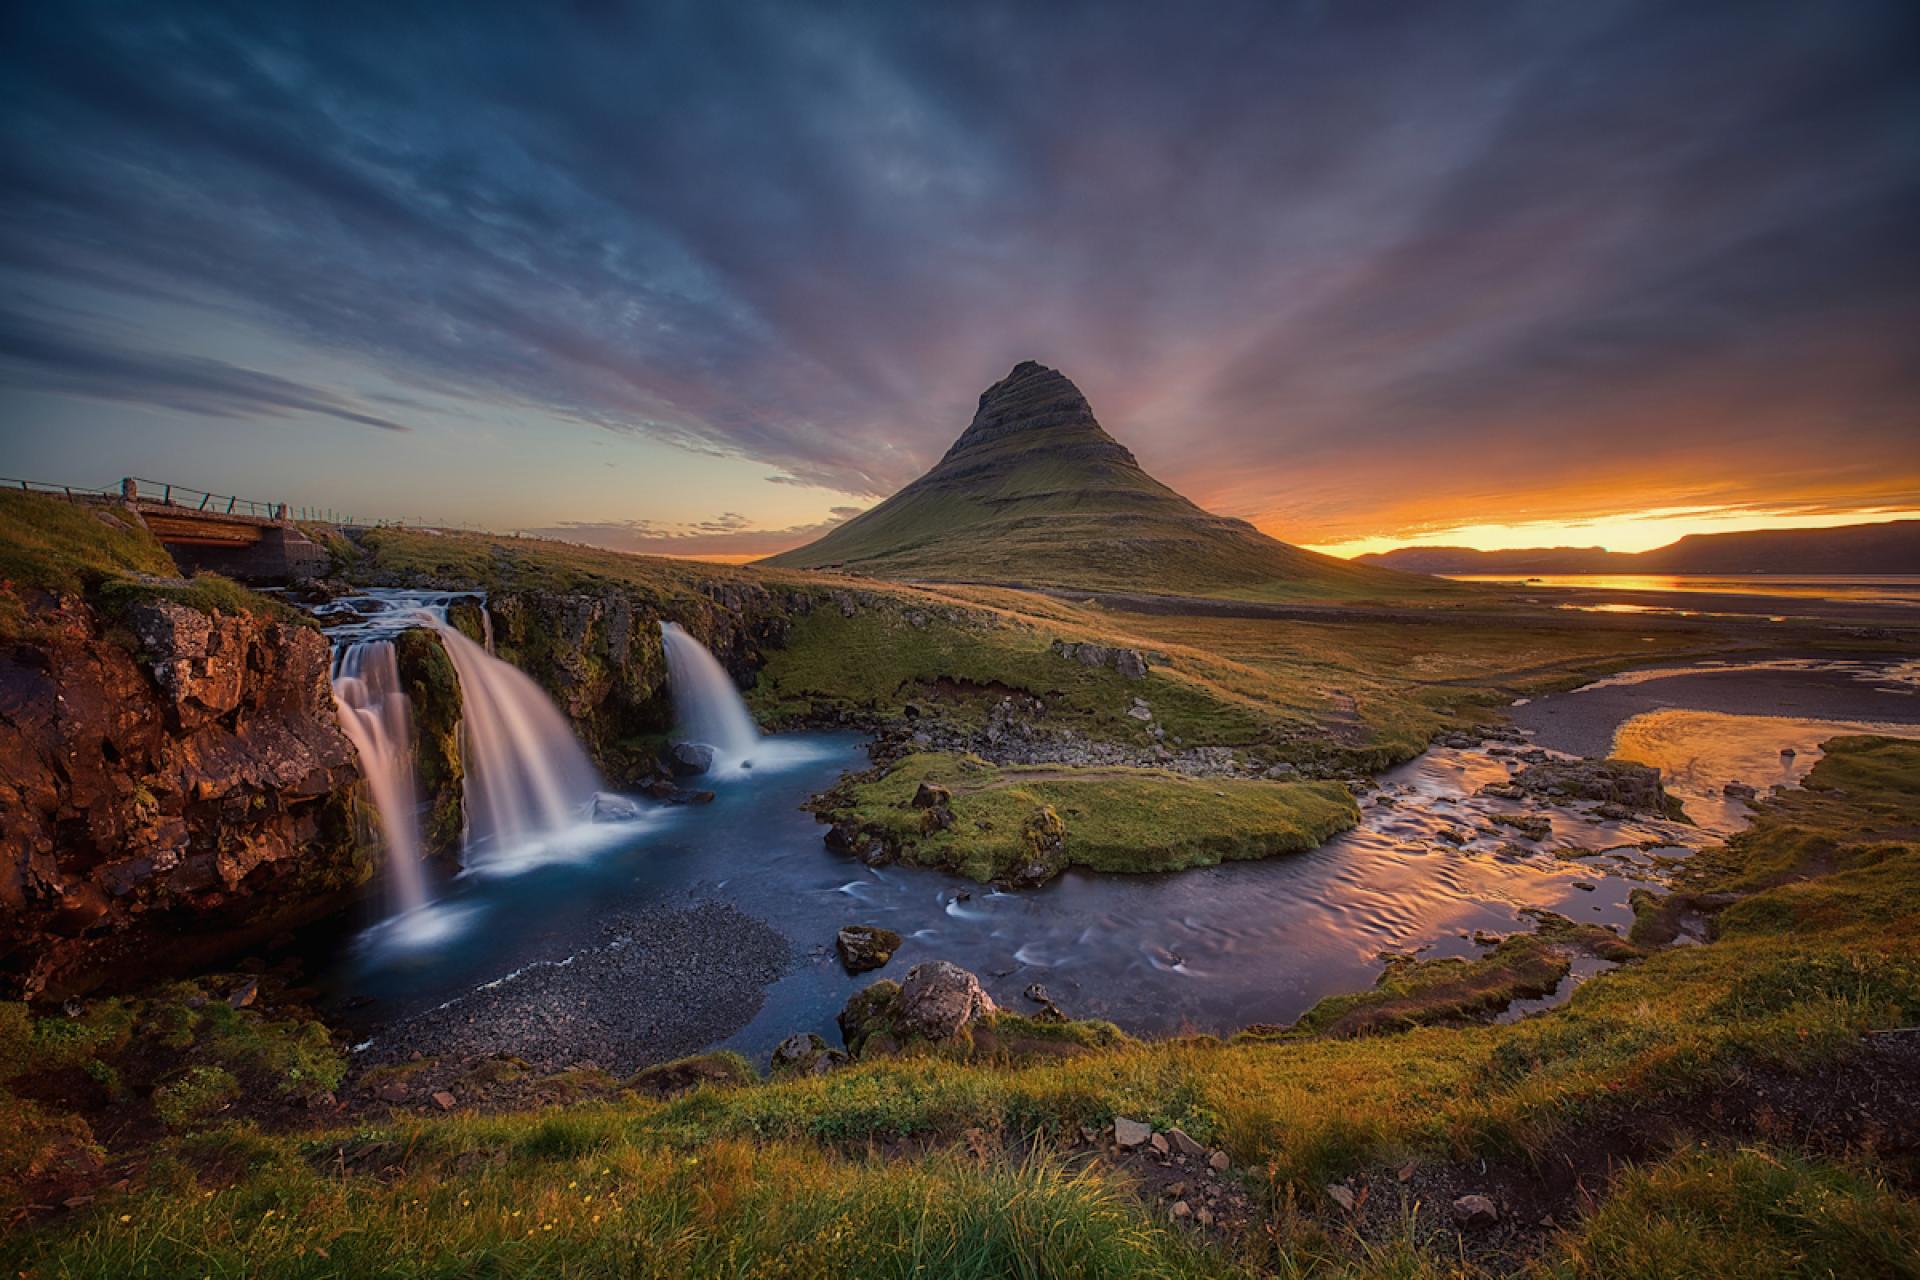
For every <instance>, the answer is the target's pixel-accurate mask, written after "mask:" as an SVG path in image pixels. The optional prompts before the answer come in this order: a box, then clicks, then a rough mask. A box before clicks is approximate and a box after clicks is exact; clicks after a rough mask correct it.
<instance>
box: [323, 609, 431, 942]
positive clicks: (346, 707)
mask: <svg viewBox="0 0 1920 1280" xmlns="http://www.w3.org/2000/svg"><path fill="white" fill-rule="evenodd" d="M333 698H334V702H335V704H336V706H337V707H338V708H339V712H340V727H341V728H342V729H343V730H345V731H346V735H347V740H348V741H350V742H351V743H353V749H354V750H355V751H357V752H358V753H359V754H360V768H361V771H362V772H363V773H365V774H366V778H367V787H368V789H369V790H370V791H372V793H373V803H374V808H375V810H376V811H377V812H378V814H379V818H380V838H381V841H382V844H383V846H384V854H385V858H386V868H387V884H388V886H389V896H390V898H391V904H392V909H393V911H394V912H396V913H405V912H409V911H417V910H419V909H420V908H421V907H424V906H425V905H426V903H427V881H426V872H425V871H424V870H423V869H422V868H421V865H420V796H419V791H418V789H417V788H416V787H415V786H414V773H413V746H414V744H413V703H412V699H410V698H409V697H408V696H407V693H406V690H404V689H403V688H401V686H400V669H399V666H398V664H397V663H396V662H395V659H394V653H393V642H392V641H391V640H377V639H376V640H355V641H351V642H349V643H347V644H346V645H344V646H343V647H341V648H340V649H338V650H336V651H335V654H334V673H333Z"/></svg>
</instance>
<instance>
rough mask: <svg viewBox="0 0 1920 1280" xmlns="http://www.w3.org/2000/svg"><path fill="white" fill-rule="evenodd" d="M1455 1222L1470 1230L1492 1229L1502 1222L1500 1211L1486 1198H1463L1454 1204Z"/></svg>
mask: <svg viewBox="0 0 1920 1280" xmlns="http://www.w3.org/2000/svg"><path fill="white" fill-rule="evenodd" d="M1453 1220H1454V1221H1455V1222H1456V1223H1458V1224H1459V1225H1460V1226H1462V1227H1465V1228H1467V1229H1469V1230H1473V1229H1476V1228H1479V1227H1490V1226H1492V1225H1493V1224H1494V1223H1496V1222H1498V1221H1500V1210H1499V1209H1498V1208H1496V1207H1495V1206H1494V1203H1493V1201H1492V1200H1489V1199H1488V1198H1487V1197H1486V1196H1482V1195H1466V1196H1461V1197H1460V1198H1459V1199H1458V1200H1455V1201H1454V1202H1453Z"/></svg>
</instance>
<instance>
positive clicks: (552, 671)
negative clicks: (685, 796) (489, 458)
mask: <svg viewBox="0 0 1920 1280" xmlns="http://www.w3.org/2000/svg"><path fill="white" fill-rule="evenodd" d="M813 605H814V601H813V598H812V597H811V596H809V595H807V594H806V593H804V592H782V591H775V590H772V589H770V588H767V587H764V586H761V585H760V584H757V583H747V582H734V581H729V580H715V581H712V582H707V583H703V584H702V585H701V588H700V591H699V593H698V594H692V595H686V596H676V597H674V598H672V599H668V598H666V597H664V596H661V595H658V594H655V593H650V592H646V591H644V590H642V589H639V588H634V589H631V590H622V589H618V588H609V589H608V590H606V591H604V592H598V593H586V592H577V591H575V592H545V591H509V592H500V593H496V594H494V595H493V596H492V597H491V598H490V599H489V600H488V603H487V610H488V612H489V613H490V614H491V615H492V619H491V620H492V627H493V637H494V650H495V652H496V653H497V654H498V655H499V656H500V657H501V658H503V659H505V660H506V661H508V662H511V663H513V664H514V665H515V666H517V667H519V668H520V669H521V670H522V671H525V672H526V673H527V674H528V675H530V676H532V677H533V678H534V679H535V680H537V681H538V682H539V683H540V685H541V687H543V688H544V689H546V690H547V692H548V693H550V694H552V695H553V698H554V701H555V702H557V703H558V704H559V705H560V708H561V710H562V711H564V712H566V714H567V717H568V718H569V719H570V720H571V721H572V722H573V724H574V726H575V728H576V730H577V731H578V732H579V735H580V738H581V741H582V742H584V743H585V744H586V747H587V750H588V752H589V754H591V755H592V756H593V758H594V762H595V763H596V764H598V765H599V766H600V769H601V771H602V772H603V773H604V774H605V775H606V776H607V778H608V780H609V781H612V782H614V783H616V784H620V785H625V784H629V783H632V782H635V781H638V780H640V779H641V778H644V777H646V776H647V775H649V774H651V773H653V772H654V771H655V770H656V769H658V768H660V767H661V766H662V765H663V764H664V763H665V761H664V760H663V759H662V756H663V754H664V752H665V749H666V744H665V741H664V739H663V737H662V735H664V734H665V733H666V732H667V731H668V730H669V729H671V728H672V726H673V704H672V699H671V696H670V695H669V692H668V689H667V661H666V653H665V650H664V649H663V647H662V645H661V641H660V623H661V621H662V620H670V621H673V622H677V623H679V624H680V625H681V626H682V627H684V628H686V630H687V631H688V632H689V633H690V634H691V635H692V636H693V637H694V638H695V639H697V640H699V641H700V643H701V644H704V645H705V646H706V647H707V648H708V649H709V650H711V651H712V652H713V654H714V656H715V657H716V658H718V659H719V660H720V663H721V665H722V666H724V667H726V668H727V670H728V672H729V673H731V674H732V675H733V677H734V679H735V680H737V681H738V682H740V684H741V685H742V687H745V688H750V687H752V684H753V682H754V679H755V677H756V675H757V673H758V671H759V669H760V667H761V666H762V665H763V663H764V662H765V653H766V650H768V649H770V648H777V647H779V646H780V645H782V644H784V643H785V641H786V637H787V631H788V627H789V626H790V622H791V619H792V618H793V617H794V616H795V615H797V614H804V613H807V612H809V611H810V610H811V609H812V608H813Z"/></svg>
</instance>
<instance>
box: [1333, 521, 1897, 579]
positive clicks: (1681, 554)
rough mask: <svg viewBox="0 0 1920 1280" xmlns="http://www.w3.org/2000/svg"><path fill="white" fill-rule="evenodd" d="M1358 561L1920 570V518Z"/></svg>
mask: <svg viewBox="0 0 1920 1280" xmlns="http://www.w3.org/2000/svg"><path fill="white" fill-rule="evenodd" d="M1358 559H1359V561H1360V562H1362V563H1365V564H1371V565H1375V566H1378V567H1380V568H1383V569H1400V570H1403V571H1405V572H1410V573H1494V574H1549V573H1783V574H1920V520H1894V521H1890V522H1887V523H1883V524H1850V525H1842V526H1840V527H1839V528H1834V529H1755V530H1750V531H1748V532H1745V533H1692V534H1688V535H1687V536H1686V537H1684V538H1682V539H1680V540H1679V541H1678V542H1674V543H1670V544H1669V545H1667V546H1664V547H1656V548H1655V549H1654V550H1652V551H1640V552H1631V553H1630V552H1620V551H1605V550H1602V549H1601V548H1599V547H1542V548H1535V549H1533V550H1522V551H1475V550H1474V549H1473V548H1471V547H1399V548H1397V549H1395V550H1393V551H1387V552H1383V553H1381V554H1379V555H1371V556H1360V557H1358Z"/></svg>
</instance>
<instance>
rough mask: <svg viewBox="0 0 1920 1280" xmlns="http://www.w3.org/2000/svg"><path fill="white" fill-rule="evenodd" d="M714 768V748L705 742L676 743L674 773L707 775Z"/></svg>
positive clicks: (674, 745)
mask: <svg viewBox="0 0 1920 1280" xmlns="http://www.w3.org/2000/svg"><path fill="white" fill-rule="evenodd" d="M711 768H713V748H712V747H710V746H708V745H707V744H706V743H704V742H676V743H674V744H673V771H674V772H675V773H678V774H684V775H692V774H699V773H705V772H706V771H707V770H709V769H711Z"/></svg>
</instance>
